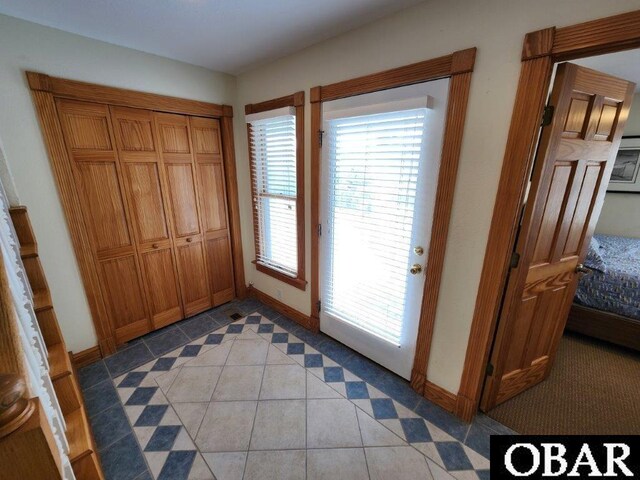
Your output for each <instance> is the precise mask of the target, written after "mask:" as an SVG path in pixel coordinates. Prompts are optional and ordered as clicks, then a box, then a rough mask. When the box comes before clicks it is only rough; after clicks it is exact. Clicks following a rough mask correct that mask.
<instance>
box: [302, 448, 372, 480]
mask: <svg viewBox="0 0 640 480" xmlns="http://www.w3.org/2000/svg"><path fill="white" fill-rule="evenodd" d="M342 478H343V479H345V480H368V479H369V473H368V471H367V462H366V461H365V458H364V450H363V449H361V448H344V449H320V450H307V480H336V479H342Z"/></svg>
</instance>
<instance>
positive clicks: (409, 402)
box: [372, 370, 422, 410]
mask: <svg viewBox="0 0 640 480" xmlns="http://www.w3.org/2000/svg"><path fill="white" fill-rule="evenodd" d="M372 383H373V385H374V386H375V387H376V388H377V389H379V390H381V391H382V392H384V393H386V394H387V395H389V396H390V397H391V398H393V399H394V400H395V401H397V402H398V403H401V404H402V405H404V406H405V407H407V408H408V409H409V410H413V409H414V408H416V407H417V406H418V404H419V403H420V401H421V400H422V397H421V396H420V394H418V393H417V392H416V391H415V390H413V388H411V385H410V384H409V382H407V381H406V380H405V379H404V378H400V377H399V376H397V375H396V374H395V373H392V372H390V371H388V370H384V371H383V372H382V373H380V374H379V375H377V376H376V377H375V378H374V379H373V382H372Z"/></svg>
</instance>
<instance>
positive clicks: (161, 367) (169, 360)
mask: <svg viewBox="0 0 640 480" xmlns="http://www.w3.org/2000/svg"><path fill="white" fill-rule="evenodd" d="M174 363H176V357H163V358H159V359H158V360H156V363H154V364H153V367H151V371H153V372H168V371H169V370H171V367H173V364H174Z"/></svg>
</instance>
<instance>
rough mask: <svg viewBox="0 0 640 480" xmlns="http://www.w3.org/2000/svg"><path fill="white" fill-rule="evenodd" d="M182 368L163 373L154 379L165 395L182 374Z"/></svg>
mask: <svg viewBox="0 0 640 480" xmlns="http://www.w3.org/2000/svg"><path fill="white" fill-rule="evenodd" d="M180 370H181V368H174V369H173V370H169V371H168V372H167V373H163V374H162V375H158V376H157V377H155V378H154V381H155V382H156V383H157V384H158V386H159V387H160V388H161V389H162V391H163V392H164V393H167V392H168V391H169V388H171V385H172V384H173V381H174V380H175V379H176V377H177V376H178V374H179V373H180Z"/></svg>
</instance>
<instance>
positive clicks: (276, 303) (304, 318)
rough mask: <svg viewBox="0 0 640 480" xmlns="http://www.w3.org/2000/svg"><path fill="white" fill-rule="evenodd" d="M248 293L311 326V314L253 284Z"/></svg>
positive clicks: (306, 325)
mask: <svg viewBox="0 0 640 480" xmlns="http://www.w3.org/2000/svg"><path fill="white" fill-rule="evenodd" d="M247 293H248V295H249V296H250V297H253V298H256V299H258V300H260V301H261V302H262V303H264V304H265V305H268V306H270V307H271V308H273V309H274V310H276V311H278V312H280V313H281V314H283V315H286V316H287V317H289V318H290V319H291V320H294V321H295V322H296V323H299V324H300V325H302V326H303V327H304V328H309V329H310V328H311V319H310V318H309V315H305V314H304V313H302V312H299V311H298V310H296V309H295V308H292V307H290V306H289V305H286V304H284V303H282V302H281V301H280V300H276V299H275V298H273V297H272V296H270V295H267V294H266V293H264V292H262V291H260V290H258V289H257V288H255V287H254V286H253V285H249V287H247Z"/></svg>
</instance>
